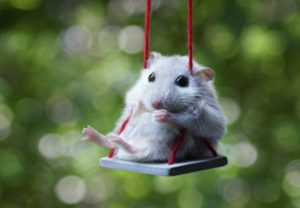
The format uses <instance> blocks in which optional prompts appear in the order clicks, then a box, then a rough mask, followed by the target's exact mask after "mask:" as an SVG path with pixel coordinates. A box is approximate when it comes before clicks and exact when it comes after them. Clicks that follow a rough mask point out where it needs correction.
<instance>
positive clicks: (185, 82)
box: [175, 75, 189, 87]
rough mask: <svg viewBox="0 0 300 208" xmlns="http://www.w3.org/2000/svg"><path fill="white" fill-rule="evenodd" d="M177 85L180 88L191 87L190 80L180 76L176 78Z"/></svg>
mask: <svg viewBox="0 0 300 208" xmlns="http://www.w3.org/2000/svg"><path fill="white" fill-rule="evenodd" d="M175 84H176V85H178V86H179V87H187V86H188V85H189V78H187V77H186V76H183V75H180V76H179V77H177V78H176V80H175Z"/></svg>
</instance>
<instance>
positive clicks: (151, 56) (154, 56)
mask: <svg viewBox="0 0 300 208" xmlns="http://www.w3.org/2000/svg"><path fill="white" fill-rule="evenodd" d="M161 57H162V55H161V54H160V53H158V52H154V51H152V52H150V54H149V58H148V61H149V64H151V63H153V62H155V61H156V60H158V59H160V58H161Z"/></svg>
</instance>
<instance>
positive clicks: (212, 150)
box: [202, 139, 218, 157]
mask: <svg viewBox="0 0 300 208" xmlns="http://www.w3.org/2000/svg"><path fill="white" fill-rule="evenodd" d="M202 142H203V143H204V144H205V145H206V146H207V148H208V149H209V150H210V151H211V153H212V154H213V156H215V157H217V156H218V153H217V151H216V150H215V148H213V146H211V144H210V143H209V141H208V140H207V139H202Z"/></svg>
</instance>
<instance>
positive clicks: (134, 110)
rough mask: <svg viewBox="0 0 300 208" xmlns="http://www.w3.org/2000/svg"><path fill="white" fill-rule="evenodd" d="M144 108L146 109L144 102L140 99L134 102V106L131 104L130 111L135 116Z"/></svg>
mask: <svg viewBox="0 0 300 208" xmlns="http://www.w3.org/2000/svg"><path fill="white" fill-rule="evenodd" d="M144 110H145V106H144V104H143V103H141V102H140V101H139V102H136V103H135V104H133V105H132V106H130V110H129V111H130V115H132V116H135V115H137V114H139V113H141V112H142V111H144Z"/></svg>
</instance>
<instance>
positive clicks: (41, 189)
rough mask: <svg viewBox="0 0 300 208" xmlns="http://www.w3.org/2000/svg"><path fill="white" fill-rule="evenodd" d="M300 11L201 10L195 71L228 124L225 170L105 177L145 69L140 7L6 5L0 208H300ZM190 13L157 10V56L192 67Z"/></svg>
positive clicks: (0, 2)
mask: <svg viewBox="0 0 300 208" xmlns="http://www.w3.org/2000/svg"><path fill="white" fill-rule="evenodd" d="M299 7H300V2H299V1H298V0H228V1H222V0H194V47H195V59H196V60H197V61H199V62H200V63H202V64H204V65H208V66H210V67H212V68H214V69H215V71H216V79H215V84H216V87H217V90H218V92H219V96H220V102H221V105H222V107H223V108H224V111H225V113H226V115H227V117H228V121H229V126H228V133H227V135H226V136H225V138H224V139H223V140H222V141H221V143H220V148H219V150H220V151H221V152H222V153H223V154H225V155H227V156H228V158H229V161H230V163H229V165H228V166H226V167H224V168H219V169H214V170H208V171H203V172H199V173H193V174H188V175H183V176H178V177H171V178H166V177H157V176H148V175H140V174H135V173H127V172H122V171H115V170H109V169H105V168H102V167H99V166H98V158H99V157H102V156H105V155H106V154H107V150H105V149H101V148H99V147H97V146H95V145H91V144H84V143H82V142H80V137H81V134H80V131H81V128H82V127H84V126H85V125H87V124H90V125H92V126H94V127H95V128H97V129H99V131H101V132H104V133H107V132H109V131H110V130H111V129H113V127H114V122H115V121H116V120H117V118H118V116H119V115H120V112H121V110H122V107H123V96H124V93H125V92H126V90H127V89H128V88H129V87H130V86H131V85H132V83H134V81H135V79H136V78H137V76H138V73H139V70H140V68H141V65H142V49H143V44H142V43H143V20H144V13H143V12H144V1H143V0H110V1H108V0H101V1H99V0H98V1H96V0H90V1H87V0H86V1H84V0H0V165H1V167H0V207H1V208H17V207H22V208H23V207H30V208H32V207H111V208H126V207H137V208H140V207H142V208H144V207H145V208H154V207H184V208H186V207H187V208H189V207H192V208H198V207H214V208H219V207H222V208H227V207H228V208H229V207H258V208H259V207H280V208H281V207H288V208H290V207H300V158H299V157H300V154H299V151H300V142H299V136H298V135H299V134H300V128H299V124H300V121H299V117H300V96H299V91H300V73H299V70H300V48H299V46H300V11H299ZM186 11H187V7H186V1H184V0H153V13H152V24H151V30H152V33H151V49H152V50H155V51H159V52H162V53H164V54H177V53H179V54H186V51H187V50H186Z"/></svg>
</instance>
